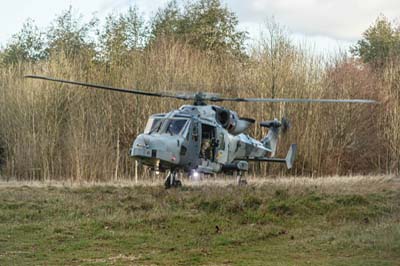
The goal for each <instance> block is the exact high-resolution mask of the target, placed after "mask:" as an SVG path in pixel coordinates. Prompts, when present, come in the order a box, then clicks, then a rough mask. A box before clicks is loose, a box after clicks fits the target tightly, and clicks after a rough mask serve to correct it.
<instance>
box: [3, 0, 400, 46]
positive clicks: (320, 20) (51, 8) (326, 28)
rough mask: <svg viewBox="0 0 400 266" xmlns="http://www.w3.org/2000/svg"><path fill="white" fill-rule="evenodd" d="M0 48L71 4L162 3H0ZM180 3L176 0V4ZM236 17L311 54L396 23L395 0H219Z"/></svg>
mask: <svg viewBox="0 0 400 266" xmlns="http://www.w3.org/2000/svg"><path fill="white" fill-rule="evenodd" d="M1 1H3V2H4V3H3V4H2V5H1V6H2V8H1V9H0V45H2V46H4V45H5V44H6V43H7V41H8V40H9V39H10V38H11V36H12V34H14V33H16V32H18V31H19V30H20V29H21V27H22V24H23V23H24V21H26V20H27V19H28V18H30V19H33V20H34V21H35V23H36V25H37V26H38V27H39V28H41V29H45V28H46V27H47V26H49V25H50V23H51V21H52V20H53V19H54V18H55V17H56V15H58V14H60V13H61V12H62V11H63V10H66V9H68V7H69V6H70V5H71V6H72V7H73V9H74V10H75V11H78V12H79V13H81V14H82V15H83V16H84V19H86V20H90V19H91V18H92V16H93V15H96V16H97V17H99V18H100V19H103V18H104V17H105V16H106V15H107V14H109V13H111V12H122V11H125V10H126V9H127V8H128V7H129V6H132V5H136V6H138V8H139V11H140V12H141V13H142V14H143V16H144V17H146V18H148V17H151V16H152V15H154V14H155V12H156V11H157V9H158V8H162V7H164V6H165V5H166V3H167V2H168V0H147V1H146V0H85V1H82V0H12V1H7V0H1ZM178 1H180V0H178ZM222 3H223V4H224V5H226V6H228V8H229V9H230V10H231V11H233V12H235V13H236V15H237V16H238V18H239V22H240V24H239V29H241V30H246V31H248V32H249V37H250V41H249V43H252V42H256V41H257V40H258V38H259V34H260V31H261V30H262V29H263V28H265V21H266V20H267V19H268V18H271V17H274V19H275V20H276V21H277V22H278V23H279V24H280V25H282V26H284V27H285V28H286V29H287V31H288V32H289V34H290V36H291V38H292V39H293V41H294V42H297V43H302V44H304V43H306V44H307V45H308V46H309V47H311V48H313V49H314V50H315V51H316V52H334V51H337V50H338V49H342V50H343V49H345V50H348V48H349V47H350V46H351V45H354V44H355V43H356V42H357V40H358V39H360V38H361V35H362V32H363V31H365V30H366V29H367V28H368V27H369V26H370V25H371V24H372V23H373V22H374V21H375V19H376V18H377V17H378V16H379V15H381V14H383V15H385V16H386V17H388V18H389V19H390V20H396V21H398V20H399V19H400V0H275V1H273V0H222Z"/></svg>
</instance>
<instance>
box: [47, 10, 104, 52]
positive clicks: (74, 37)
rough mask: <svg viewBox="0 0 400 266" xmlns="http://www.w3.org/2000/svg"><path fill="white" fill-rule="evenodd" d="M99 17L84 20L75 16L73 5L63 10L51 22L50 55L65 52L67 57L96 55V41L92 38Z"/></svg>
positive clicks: (48, 35) (48, 37)
mask: <svg viewBox="0 0 400 266" xmlns="http://www.w3.org/2000/svg"><path fill="white" fill-rule="evenodd" d="M97 23H98V19H96V18H93V19H92V20H91V21H89V22H87V23H84V22H82V16H81V15H78V16H75V13H74V11H73V9H72V6H70V7H69V9H67V10H65V11H63V12H62V13H61V14H60V15H59V16H57V18H56V19H55V20H54V22H53V23H52V24H51V26H50V28H49V30H48V33H47V39H48V45H49V48H48V49H49V53H50V56H51V55H53V54H57V53H60V52H62V53H64V54H65V56H66V57H76V56H77V55H79V54H92V55H93V56H94V54H95V51H94V48H95V43H94V41H92V40H91V39H90V34H91V33H92V32H93V31H94V29H95V26H96V24H97Z"/></svg>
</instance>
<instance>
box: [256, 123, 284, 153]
mask: <svg viewBox="0 0 400 266" xmlns="http://www.w3.org/2000/svg"><path fill="white" fill-rule="evenodd" d="M281 125H282V123H281V122H279V121H278V119H276V118H275V119H274V120H270V121H265V122H261V123H260V126H262V127H267V128H268V129H269V130H268V134H267V136H266V137H265V138H263V139H262V140H261V142H262V144H263V145H264V146H265V147H266V148H268V149H270V150H271V157H274V156H275V152H276V146H277V144H278V136H279V129H280V127H281Z"/></svg>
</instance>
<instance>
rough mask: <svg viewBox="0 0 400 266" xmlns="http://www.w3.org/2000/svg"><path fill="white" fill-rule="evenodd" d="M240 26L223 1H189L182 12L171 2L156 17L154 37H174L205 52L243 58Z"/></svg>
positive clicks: (244, 34) (153, 27) (153, 24)
mask: <svg viewBox="0 0 400 266" xmlns="http://www.w3.org/2000/svg"><path fill="white" fill-rule="evenodd" d="M238 23H239V21H238V18H237V16H236V14H235V13H233V12H231V11H229V9H228V8H227V7H223V6H222V4H221V2H220V0H199V1H195V2H189V4H188V5H186V6H185V8H184V9H183V10H181V9H180V8H179V7H178V5H177V3H176V2H175V1H171V2H169V3H168V5H167V7H166V8H165V9H161V10H159V12H158V13H157V15H156V17H155V18H154V20H153V22H152V38H153V39H155V40H157V38H175V39H178V40H181V41H183V42H187V43H189V44H191V45H192V46H194V47H197V48H199V49H201V50H204V51H213V52H216V54H218V53H229V54H232V55H235V56H240V55H242V53H243V50H244V40H245V37H246V33H245V32H242V31H238V30H237V29H236V28H237V25H238Z"/></svg>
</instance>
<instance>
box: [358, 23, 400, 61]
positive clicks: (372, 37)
mask: <svg viewBox="0 0 400 266" xmlns="http://www.w3.org/2000/svg"><path fill="white" fill-rule="evenodd" d="M351 52H352V53H353V54H354V55H356V56H359V57H360V58H361V59H362V60H363V61H364V62H365V63H371V64H372V65H374V66H375V67H376V68H381V67H382V66H383V65H384V64H385V63H386V62H387V61H388V60H389V59H392V58H393V57H399V56H400V28H399V27H396V26H395V25H393V24H392V23H391V22H390V21H389V20H388V19H387V18H386V17H385V16H380V17H378V18H377V19H376V21H375V23H374V24H373V25H371V26H370V27H369V28H368V29H367V30H366V31H365V32H364V33H363V39H361V40H359V41H358V42H357V45H356V46H355V47H353V48H352V49H351Z"/></svg>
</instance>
